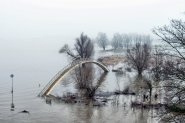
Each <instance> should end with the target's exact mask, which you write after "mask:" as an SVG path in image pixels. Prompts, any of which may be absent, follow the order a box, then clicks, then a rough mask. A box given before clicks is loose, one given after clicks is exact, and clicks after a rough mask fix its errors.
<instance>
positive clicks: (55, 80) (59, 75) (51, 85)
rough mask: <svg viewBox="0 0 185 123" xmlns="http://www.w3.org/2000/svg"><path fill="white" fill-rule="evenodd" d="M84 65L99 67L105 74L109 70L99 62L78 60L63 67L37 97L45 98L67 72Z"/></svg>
mask: <svg viewBox="0 0 185 123" xmlns="http://www.w3.org/2000/svg"><path fill="white" fill-rule="evenodd" d="M86 63H93V64H96V65H98V66H99V67H101V68H102V69H103V70H104V71H105V72H108V71H109V69H108V68H107V67H106V66H105V65H104V64H103V63H101V62H99V61H96V60H93V59H80V60H75V61H73V62H72V63H71V64H69V65H67V66H66V67H64V68H63V69H62V70H61V71H59V72H58V73H57V74H56V75H55V76H54V77H53V78H52V79H51V80H50V82H49V83H48V84H47V85H46V86H45V87H44V88H43V90H42V91H41V92H40V93H39V95H38V96H47V95H48V94H49V93H50V92H51V91H52V89H53V88H54V86H55V85H56V84H57V83H58V82H60V81H61V80H62V79H63V78H64V77H65V76H66V75H67V74H68V73H69V72H71V71H72V70H74V69H75V68H76V67H78V66H79V65H82V64H86Z"/></svg>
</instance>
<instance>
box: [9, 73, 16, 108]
mask: <svg viewBox="0 0 185 123" xmlns="http://www.w3.org/2000/svg"><path fill="white" fill-rule="evenodd" d="M10 77H11V79H12V90H11V94H12V103H11V109H10V110H11V111H14V108H15V105H14V102H13V88H14V87H13V77H14V75H13V74H11V75H10Z"/></svg>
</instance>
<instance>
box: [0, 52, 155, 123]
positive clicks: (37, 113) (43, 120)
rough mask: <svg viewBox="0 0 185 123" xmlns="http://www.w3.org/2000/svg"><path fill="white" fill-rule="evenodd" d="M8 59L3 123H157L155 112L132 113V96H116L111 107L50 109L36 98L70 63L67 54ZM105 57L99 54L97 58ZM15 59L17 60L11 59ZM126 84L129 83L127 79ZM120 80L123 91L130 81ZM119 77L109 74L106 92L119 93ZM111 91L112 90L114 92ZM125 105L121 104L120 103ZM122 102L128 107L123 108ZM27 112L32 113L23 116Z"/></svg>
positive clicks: (1, 92) (0, 102) (0, 85)
mask: <svg viewBox="0 0 185 123" xmlns="http://www.w3.org/2000/svg"><path fill="white" fill-rule="evenodd" d="M7 55H8V56H7V57H6V58H8V59H4V60H3V62H1V65H0V66H1V67H0V68H1V70H0V71H1V75H0V123H52V122H55V123H59V122H60V123H61V122H62V123H123V122H124V123H156V122H157V119H156V118H153V117H154V116H155V111H154V110H144V109H133V108H131V107H130V106H129V101H130V100H132V98H133V97H132V96H115V97H113V98H114V99H115V100H117V101H118V103H119V102H120V104H119V105H118V103H115V102H114V101H112V102H111V103H110V105H106V106H103V107H93V106H87V105H82V104H65V103H59V102H55V101H54V102H52V104H51V105H48V104H46V103H45V100H44V99H42V98H39V97H38V96H37V95H38V93H39V92H40V91H41V90H42V88H43V87H44V86H45V85H46V84H47V83H48V82H49V80H50V79H51V78H52V77H53V76H54V75H55V74H56V73H57V72H58V71H59V70H61V69H62V68H63V67H64V66H66V65H67V64H68V63H69V60H68V58H67V57H66V55H65V54H58V53H57V50H56V52H54V51H46V52H38V53H32V52H31V51H30V52H28V53H24V52H20V53H18V54H17V56H14V55H12V54H7ZM102 55H105V54H100V52H98V53H96V57H98V56H102ZM12 56H14V57H12ZM10 74H14V75H15V76H14V78H13V83H14V97H13V103H14V105H15V108H14V111H11V103H12V98H11V86H12V85H11V78H10ZM125 78H126V79H127V81H126V79H125ZM128 78H129V77H128V76H125V77H123V78H121V80H120V81H121V82H120V86H121V88H122V89H123V88H124V87H126V85H127V84H129V83H128V81H129V79H128ZM115 81H116V77H115V76H114V73H112V72H110V73H109V74H108V75H107V78H106V80H105V84H104V87H103V88H104V89H103V90H104V91H113V90H116V89H117V83H116V82H115ZM111 89H112V90H111ZM121 102H122V103H121ZM123 102H125V103H126V106H124V105H122V104H123ZM23 110H27V111H29V112H30V113H29V114H27V113H20V112H21V111H23Z"/></svg>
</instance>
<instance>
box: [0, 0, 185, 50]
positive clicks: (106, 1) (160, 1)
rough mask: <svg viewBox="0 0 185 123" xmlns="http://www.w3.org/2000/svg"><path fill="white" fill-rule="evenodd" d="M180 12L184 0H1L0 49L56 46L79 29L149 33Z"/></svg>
mask: <svg viewBox="0 0 185 123" xmlns="http://www.w3.org/2000/svg"><path fill="white" fill-rule="evenodd" d="M184 11H185V0H1V1H0V42H1V45H0V50H2V49H4V50H10V49H12V50H13V49H22V50H26V49H33V48H36V49H39V48H40V46H41V45H43V46H44V48H46V49H47V47H53V48H59V45H61V44H63V43H64V42H66V43H67V42H70V41H73V40H74V39H75V38H76V37H78V36H79V34H80V33H81V32H84V33H86V34H87V35H89V36H90V37H95V36H96V35H97V33H98V32H105V33H107V34H108V36H109V38H111V36H112V34H113V33H115V32H120V33H132V32H137V33H142V34H151V29H152V28H153V27H156V26H161V25H164V24H168V23H169V20H170V19H172V18H176V19H184V18H185V14H183V12H184ZM61 42H63V43H61Z"/></svg>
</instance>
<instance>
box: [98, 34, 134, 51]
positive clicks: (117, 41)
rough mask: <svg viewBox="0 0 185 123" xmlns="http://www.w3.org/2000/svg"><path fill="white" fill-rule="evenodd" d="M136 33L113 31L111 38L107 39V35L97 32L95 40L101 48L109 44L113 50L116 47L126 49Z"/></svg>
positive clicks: (104, 48)
mask: <svg viewBox="0 0 185 123" xmlns="http://www.w3.org/2000/svg"><path fill="white" fill-rule="evenodd" d="M135 35H136V34H120V33H115V34H114V35H113V37H112V39H111V40H109V39H108V37H107V35H106V34H105V33H102V32H100V33H98V35H97V37H96V41H97V43H98V46H99V47H101V48H103V50H106V47H107V46H108V45H111V46H112V48H113V49H114V50H116V49H123V48H125V49H128V48H129V47H130V46H131V44H132V41H133V40H135V39H134V38H135Z"/></svg>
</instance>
